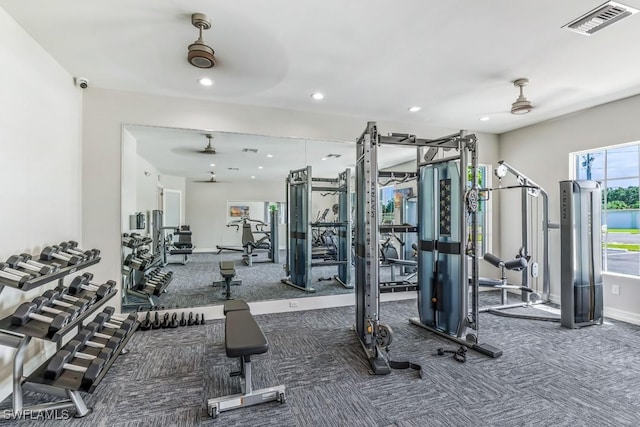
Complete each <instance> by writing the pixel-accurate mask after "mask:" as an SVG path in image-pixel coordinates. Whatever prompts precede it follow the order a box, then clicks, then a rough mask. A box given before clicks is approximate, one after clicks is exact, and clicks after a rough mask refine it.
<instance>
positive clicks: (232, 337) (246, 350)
mask: <svg viewBox="0 0 640 427" xmlns="http://www.w3.org/2000/svg"><path fill="white" fill-rule="evenodd" d="M245 307H246V308H245ZM224 312H225V315H226V319H225V324H224V346H225V350H226V353H227V357H237V358H239V359H240V370H239V371H237V372H232V373H231V376H240V377H241V379H242V380H241V382H240V387H241V391H242V392H241V393H239V394H234V395H230V396H223V397H216V398H212V399H209V400H208V401H207V412H208V413H209V415H210V416H211V417H213V418H217V417H218V415H219V414H220V412H223V411H229V410H231V409H236V408H242V407H245V406H252V405H258V404H260V403H265V402H272V401H277V402H280V403H281V404H283V403H285V386H284V385H279V386H275V387H269V388H263V389H260V390H254V389H253V384H252V383H251V356H253V355H256V354H264V353H266V352H267V351H268V350H269V343H268V341H267V338H266V337H265V336H264V334H263V333H262V329H260V326H258V324H257V323H256V321H255V319H254V318H253V316H252V315H251V312H250V311H249V310H248V306H247V304H246V303H245V302H244V301H240V300H237V301H230V302H227V303H225V305H224Z"/></svg>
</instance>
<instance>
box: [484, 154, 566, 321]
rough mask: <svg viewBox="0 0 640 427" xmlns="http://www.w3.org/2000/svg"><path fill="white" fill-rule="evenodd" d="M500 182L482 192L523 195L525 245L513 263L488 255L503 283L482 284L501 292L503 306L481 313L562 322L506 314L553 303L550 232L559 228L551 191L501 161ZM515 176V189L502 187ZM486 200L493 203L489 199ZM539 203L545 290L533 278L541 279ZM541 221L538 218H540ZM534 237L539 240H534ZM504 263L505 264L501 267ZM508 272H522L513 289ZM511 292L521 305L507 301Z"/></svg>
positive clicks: (522, 245)
mask: <svg viewBox="0 0 640 427" xmlns="http://www.w3.org/2000/svg"><path fill="white" fill-rule="evenodd" d="M494 173H495V175H496V176H497V177H498V179H499V180H500V185H499V186H498V187H494V188H480V189H479V191H480V192H481V194H486V195H490V194H491V193H492V192H495V191H507V190H516V191H519V192H520V212H521V213H520V220H521V242H520V248H519V249H518V253H517V254H516V256H515V258H513V259H512V260H510V261H503V260H501V259H500V258H499V257H497V256H495V255H493V254H490V253H489V254H485V257H484V259H485V261H488V262H489V263H490V264H492V265H493V266H495V267H498V268H501V270H502V277H501V279H500V280H495V279H486V278H480V281H479V284H480V286H483V287H493V288H496V289H500V290H501V292H502V298H501V303H500V305H496V306H487V307H482V308H480V309H479V311H480V312H487V313H492V314H498V315H501V316H505V317H514V318H523V319H529V320H542V321H559V320H560V319H558V318H555V317H550V316H536V315H528V314H513V313H506V312H505V310H508V309H512V308H518V307H527V306H532V305H536V304H546V303H548V302H549V301H550V292H551V278H550V277H551V276H550V274H551V273H550V262H549V230H551V229H558V228H559V225H558V224H554V223H552V222H550V221H549V195H548V193H547V191H546V190H545V189H544V188H543V187H542V186H540V185H539V184H537V183H536V182H535V181H533V180H532V179H531V178H530V177H528V176H527V175H525V174H524V173H522V172H520V171H519V170H517V169H516V168H515V167H513V166H511V165H510V164H508V163H507V162H505V161H503V160H500V161H499V162H498V166H497V167H496V169H495V171H494ZM507 175H512V176H513V177H514V178H515V183H514V184H512V185H505V186H503V185H502V182H503V181H502V180H503V179H504V178H505V177H506V176H507ZM484 200H485V201H486V200H489V197H488V196H487V198H486V199H484ZM536 200H541V201H542V205H541V207H542V221H541V226H542V227H541V236H540V237H541V240H542V262H541V266H542V290H541V291H540V290H539V289H536V288H534V286H532V285H533V283H532V278H534V279H535V278H537V277H539V275H540V272H539V271H540V264H539V263H538V262H537V261H536V259H535V258H534V255H536V252H537V251H532V250H531V248H532V246H533V244H536V247H537V241H536V239H537V237H538V235H537V233H536V234H535V235H533V236H532V234H533V233H532V230H531V229H532V228H534V227H537V226H538V224H537V223H536V221H534V219H533V214H532V207H534V206H535V205H533V202H534V201H536ZM536 218H537V216H536ZM532 237H535V239H533V238H532ZM501 263H502V264H501ZM505 270H511V271H519V272H520V284H514V285H510V284H508V283H507V280H506V274H505V273H506V272H505ZM507 290H520V302H515V303H509V302H508V301H507Z"/></svg>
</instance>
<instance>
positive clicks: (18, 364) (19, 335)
mask: <svg viewBox="0 0 640 427" xmlns="http://www.w3.org/2000/svg"><path fill="white" fill-rule="evenodd" d="M99 261H100V258H99V257H96V258H94V259H92V260H90V261H86V262H82V263H80V264H76V265H74V266H69V267H66V268H62V269H60V270H58V271H57V272H55V273H54V274H49V275H46V276H41V277H39V278H37V279H34V280H32V281H30V282H35V281H36V280H37V282H36V283H37V284H38V285H37V286H42V285H44V284H46V283H50V282H52V281H54V280H58V281H59V284H60V285H61V286H62V285H63V284H64V283H63V282H64V277H65V276H67V275H69V274H73V273H75V272H76V271H78V270H80V269H83V268H86V267H89V266H91V265H93V264H96V263H98V262H99ZM30 282H26V283H25V285H24V286H22V287H21V288H19V289H20V290H22V291H26V290H29V289H34V288H35V287H36V286H34V285H33V283H30ZM13 287H15V286H13ZM2 289H3V287H2V285H0V292H1V291H2ZM94 294H95V292H92V291H87V290H82V291H81V292H80V293H79V294H77V295H76V296H77V297H78V298H83V297H92V296H94ZM116 294H117V289H115V288H113V289H111V292H110V293H109V294H108V295H106V296H105V297H103V298H101V299H99V300H97V301H96V302H95V303H94V304H92V305H91V306H90V307H89V308H88V309H87V310H86V311H85V312H84V313H82V314H80V315H79V316H78V317H77V318H76V319H74V320H73V321H71V322H69V323H68V324H67V325H66V326H65V327H64V328H62V329H60V330H59V331H57V332H56V333H55V334H54V335H53V336H51V337H49V334H48V329H49V327H48V325H47V324H46V323H44V322H38V321H30V322H27V323H26V324H25V325H23V326H16V325H13V324H12V323H11V315H9V316H7V317H5V318H3V319H0V345H3V346H5V347H11V348H14V349H15V350H16V351H15V354H14V358H13V378H12V380H13V395H12V403H13V411H14V413H20V412H23V411H32V412H39V411H52V410H58V409H67V408H75V409H76V417H83V416H85V415H87V414H89V412H90V410H89V409H88V408H87V406H86V404H85V403H84V400H83V399H82V396H81V395H80V393H79V392H80V391H86V392H89V393H91V392H93V390H94V389H95V386H97V385H98V384H99V383H100V381H101V380H102V378H103V377H104V374H106V372H107V371H108V369H109V367H110V366H111V364H112V363H113V360H114V359H115V358H116V357H117V355H118V354H119V353H120V351H121V350H122V349H123V348H124V346H125V345H126V343H127V342H128V340H129V339H130V337H131V335H132V334H129V336H127V338H126V339H125V340H123V342H122V343H121V345H120V346H119V347H118V349H117V352H115V353H114V355H115V356H114V357H113V358H112V360H109V362H108V364H107V365H106V367H105V369H103V371H102V373H101V374H100V376H99V378H98V379H97V380H96V381H95V383H94V384H93V386H92V387H91V389H90V390H82V389H81V388H80V380H81V379H82V378H81V377H80V379H79V380H78V381H74V380H73V378H71V376H69V375H66V376H65V375H63V376H61V377H60V378H58V379H57V380H54V381H51V380H45V379H44V370H45V368H46V365H47V364H48V363H49V360H50V359H49V360H47V361H46V362H45V363H43V364H42V365H41V366H40V368H38V369H36V370H35V372H33V373H32V374H31V375H30V376H29V377H28V378H25V377H24V376H23V373H24V358H25V352H26V349H27V347H28V345H29V343H30V342H31V339H32V338H36V339H40V340H45V341H50V342H54V343H55V344H56V347H57V349H58V350H60V348H61V345H62V338H63V337H64V336H65V335H66V334H68V333H69V332H71V331H73V330H74V329H76V330H79V329H80V328H81V327H82V326H84V323H83V322H84V320H85V319H87V318H88V317H90V316H91V315H92V314H93V313H95V312H96V310H98V309H99V308H100V307H102V306H103V305H104V304H105V303H106V302H107V301H108V300H110V299H111V298H113V297H114V296H115V295H116ZM136 327H137V325H136ZM134 329H135V328H134ZM25 390H26V391H34V392H38V393H44V394H48V395H52V396H55V397H61V398H63V399H64V400H59V401H55V402H50V403H45V404H41V405H35V406H31V407H27V408H25V407H24V403H23V398H24V391H25Z"/></svg>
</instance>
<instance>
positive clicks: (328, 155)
mask: <svg viewBox="0 0 640 427" xmlns="http://www.w3.org/2000/svg"><path fill="white" fill-rule="evenodd" d="M341 156H342V154H327V158H329V157H335V158H336V159H337V158H338V157H341Z"/></svg>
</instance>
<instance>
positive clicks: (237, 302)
mask: <svg viewBox="0 0 640 427" xmlns="http://www.w3.org/2000/svg"><path fill="white" fill-rule="evenodd" d="M242 310H246V311H249V304H247V303H246V302H244V301H242V300H241V299H232V300H229V301H227V302H225V303H224V308H223V311H224V315H225V316H226V315H227V313H228V312H230V311H242Z"/></svg>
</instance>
